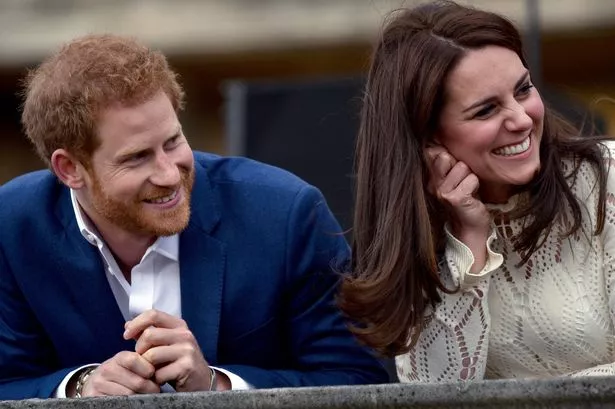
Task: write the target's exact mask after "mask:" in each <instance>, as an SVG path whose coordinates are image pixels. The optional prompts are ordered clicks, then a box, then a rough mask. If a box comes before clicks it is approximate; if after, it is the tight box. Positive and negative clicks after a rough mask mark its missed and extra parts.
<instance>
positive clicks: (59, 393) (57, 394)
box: [52, 364, 99, 398]
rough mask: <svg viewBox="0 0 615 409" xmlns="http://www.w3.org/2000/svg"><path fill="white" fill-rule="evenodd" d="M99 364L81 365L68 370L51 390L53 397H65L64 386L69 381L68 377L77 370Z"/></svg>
mask: <svg viewBox="0 0 615 409" xmlns="http://www.w3.org/2000/svg"><path fill="white" fill-rule="evenodd" d="M98 365H99V364H89V365H83V366H82V367H79V368H77V369H75V370H74V371H72V372H69V373H68V375H66V376H65V377H64V379H62V382H60V384H59V385H58V387H57V388H56V390H55V391H54V392H53V396H52V397H54V398H66V397H67V396H66V386H67V385H68V382H69V381H70V378H72V377H73V375H75V374H76V373H77V372H79V371H81V370H82V369H85V368H91V367H97V366H98Z"/></svg>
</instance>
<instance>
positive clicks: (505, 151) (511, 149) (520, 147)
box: [493, 136, 530, 156]
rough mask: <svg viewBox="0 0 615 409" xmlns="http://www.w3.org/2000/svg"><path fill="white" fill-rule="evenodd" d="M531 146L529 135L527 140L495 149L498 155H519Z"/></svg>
mask: <svg viewBox="0 0 615 409" xmlns="http://www.w3.org/2000/svg"><path fill="white" fill-rule="evenodd" d="M529 147H530V137H529V136H528V137H527V138H525V140H524V141H523V142H521V143H519V144H517V145H509V146H505V147H503V148H499V149H496V150H494V151H493V153H494V154H496V155H501V156H513V155H518V154H520V153H523V152H525V151H526V150H528V149H529Z"/></svg>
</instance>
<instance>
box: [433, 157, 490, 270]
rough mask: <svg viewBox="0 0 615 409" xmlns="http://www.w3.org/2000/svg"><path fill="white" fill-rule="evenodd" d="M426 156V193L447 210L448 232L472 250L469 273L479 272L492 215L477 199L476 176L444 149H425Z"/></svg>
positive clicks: (483, 259) (483, 261) (484, 257)
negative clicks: (427, 174) (428, 175)
mask: <svg viewBox="0 0 615 409" xmlns="http://www.w3.org/2000/svg"><path fill="white" fill-rule="evenodd" d="M426 154H427V159H428V164H429V172H430V178H429V185H428V190H429V192H430V193H431V194H433V195H434V196H436V197H437V199H438V200H439V201H440V202H441V203H443V204H444V206H445V207H446V208H447V209H448V210H449V219H450V220H449V222H450V226H451V229H452V232H451V233H453V235H454V236H455V237H456V238H457V239H458V240H460V241H461V242H463V243H464V244H465V245H466V246H468V247H469V248H470V250H471V251H472V254H473V255H474V264H473V265H472V268H471V270H470V271H472V272H477V271H480V270H481V269H482V268H483V267H484V265H485V263H486V261H487V247H486V243H487V238H488V237H489V233H490V224H491V216H490V215H489V211H488V210H487V208H486V207H485V204H484V203H483V202H482V201H481V200H480V199H479V198H478V197H477V194H476V193H477V192H478V187H479V181H478V177H477V176H476V175H475V174H474V173H472V170H471V169H470V168H469V167H468V165H466V164H465V163H463V162H461V161H458V160H456V159H455V158H454V157H453V156H452V155H451V154H450V153H449V152H448V151H447V150H446V149H445V148H444V147H441V146H435V147H430V148H427V150H426Z"/></svg>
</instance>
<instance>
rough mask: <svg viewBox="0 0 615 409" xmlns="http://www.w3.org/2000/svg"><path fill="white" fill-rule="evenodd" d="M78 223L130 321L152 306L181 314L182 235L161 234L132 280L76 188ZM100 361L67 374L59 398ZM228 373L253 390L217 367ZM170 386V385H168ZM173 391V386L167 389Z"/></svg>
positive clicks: (234, 381) (235, 382)
mask: <svg viewBox="0 0 615 409" xmlns="http://www.w3.org/2000/svg"><path fill="white" fill-rule="evenodd" d="M70 194H71V200H72V205H73V210H74V211H75V218H76V219H77V226H78V227H79V231H80V232H81V234H82V235H83V237H84V238H85V239H86V240H87V241H88V242H89V243H90V244H92V245H93V246H96V247H97V248H98V250H99V252H100V255H101V257H102V260H103V262H104V265H105V272H106V275H107V280H108V281H109V286H110V287H111V291H112V292H113V295H114V296H115V300H116V302H117V304H118V306H119V308H120V311H121V312H122V315H123V316H124V319H125V320H126V321H129V320H131V319H133V318H135V317H136V316H137V315H139V314H141V313H142V312H144V311H147V310H150V309H156V310H159V311H164V312H166V313H167V314H169V315H173V316H176V317H181V316H182V313H181V291H180V282H179V235H178V234H176V235H173V236H168V237H159V238H158V239H157V240H156V241H155V242H154V244H152V245H151V246H150V247H149V248H148V249H147V250H146V251H145V254H144V255H143V258H142V259H141V262H140V263H139V264H137V265H136V266H135V267H134V268H133V269H132V271H131V276H130V278H131V282H130V283H129V282H128V281H127V280H126V278H125V277H124V274H123V273H122V271H121V270H120V268H119V267H118V265H117V262H116V261H115V258H114V257H113V255H112V254H111V251H110V250H109V248H108V247H107V244H106V243H105V242H104V241H103V240H102V239H101V238H100V236H99V233H98V231H97V230H96V228H95V227H94V226H93V225H92V223H90V221H89V219H88V218H87V217H86V216H85V215H84V214H83V211H82V210H81V206H80V205H79V203H78V202H77V198H76V197H75V193H74V191H73V190H71V192H70ZM92 365H96V364H91V365H84V366H82V367H81V368H78V369H76V370H75V371H73V372H71V373H69V374H68V375H66V377H65V378H64V379H63V381H62V383H60V385H59V386H58V388H57V389H56V393H55V397H58V398H63V397H66V385H67V384H68V381H69V379H70V378H71V376H72V375H73V374H75V373H76V372H77V371H79V370H81V369H83V368H85V367H88V366H92ZM212 368H214V369H216V370H217V371H220V372H222V373H224V374H226V375H227V376H228V377H229V379H230V381H231V387H232V389H234V390H239V389H250V385H249V384H248V383H247V382H245V381H244V380H243V379H242V378H240V377H239V376H237V375H235V374H233V373H231V372H229V371H227V370H224V369H221V368H217V367H212ZM165 386H166V385H165ZM163 389H165V390H164V391H165V392H166V391H169V390H168V389H169V388H163Z"/></svg>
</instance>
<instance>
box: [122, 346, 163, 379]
mask: <svg viewBox="0 0 615 409" xmlns="http://www.w3.org/2000/svg"><path fill="white" fill-rule="evenodd" d="M116 363H117V365H118V366H119V367H121V368H123V369H126V370H127V371H129V372H130V373H133V374H136V375H138V376H139V377H141V378H145V379H149V378H151V377H152V376H154V372H155V371H156V368H155V367H154V365H152V364H151V363H150V362H149V361H148V360H147V359H145V358H143V357H142V356H141V355H140V354H138V353H134V352H133V353H130V354H122V355H118V356H117V362H116Z"/></svg>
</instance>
